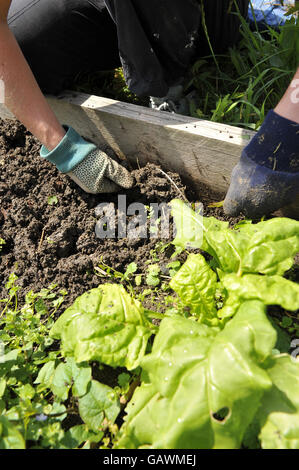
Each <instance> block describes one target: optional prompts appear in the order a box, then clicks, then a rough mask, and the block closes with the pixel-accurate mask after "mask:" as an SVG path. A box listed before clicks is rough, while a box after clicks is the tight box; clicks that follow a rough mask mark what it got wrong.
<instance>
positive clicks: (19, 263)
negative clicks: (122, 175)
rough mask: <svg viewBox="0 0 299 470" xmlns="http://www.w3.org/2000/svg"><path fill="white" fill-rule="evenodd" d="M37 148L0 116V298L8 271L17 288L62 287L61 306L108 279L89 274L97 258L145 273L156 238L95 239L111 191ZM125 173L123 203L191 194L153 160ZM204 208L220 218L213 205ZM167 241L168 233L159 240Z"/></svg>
mask: <svg viewBox="0 0 299 470" xmlns="http://www.w3.org/2000/svg"><path fill="white" fill-rule="evenodd" d="M39 148H40V144H39V143H38V142H37V141H36V140H35V139H34V138H33V136H32V135H31V134H30V133H29V132H27V131H26V130H25V128H24V127H23V126H22V125H20V124H19V123H18V122H10V121H5V122H4V121H0V168H1V170H0V238H2V239H4V240H5V245H3V247H2V253H1V255H0V256H1V265H0V298H5V297H7V290H6V288H5V283H6V281H7V280H8V276H9V274H10V273H11V272H14V273H15V274H16V275H17V276H18V280H17V284H18V285H19V286H20V287H21V288H22V293H23V294H25V293H27V292H28V291H30V290H33V291H34V292H38V291H39V290H40V289H42V288H44V287H48V286H49V285H51V284H56V285H57V286H58V288H60V289H61V288H63V289H66V290H67V292H68V294H67V296H66V300H65V303H64V306H65V307H67V306H69V305H71V304H72V302H73V301H74V299H75V298H76V297H77V296H78V295H80V294H82V293H83V292H85V291H86V290H88V289H91V288H93V287H96V286H98V285H99V284H100V283H103V282H107V281H108V282H111V279H110V278H109V276H105V275H103V277H99V276H98V275H97V274H96V273H95V269H94V268H95V267H96V266H97V265H98V263H99V262H101V263H104V264H106V265H108V266H111V267H113V268H114V269H115V270H117V271H120V272H122V273H124V272H125V270H126V268H127V266H128V265H129V264H130V263H132V262H135V263H136V264H137V266H138V270H137V272H136V274H137V273H141V274H142V273H145V270H146V269H147V264H146V260H149V261H148V262H149V263H150V262H153V250H154V249H155V247H156V244H157V242H158V241H161V239H159V238H150V237H147V238H135V239H128V238H123V239H118V238H114V239H109V238H107V239H98V238H97V237H96V235H95V225H96V222H97V220H96V212H95V208H96V207H97V205H98V204H99V203H103V202H105V203H107V202H108V203H111V202H112V203H115V204H116V203H117V201H118V196H119V195H118V194H113V195H107V194H106V195H96V196H94V195H90V194H86V193H84V192H83V191H82V190H81V189H80V188H79V187H78V186H77V185H76V184H75V183H73V182H72V181H71V180H70V179H69V178H68V177H67V176H65V175H63V174H61V173H59V172H58V171H57V170H56V168H55V167H54V166H53V165H52V164H51V163H49V162H47V161H45V160H44V159H42V158H40V157H39ZM164 171H165V169H164ZM132 174H133V175H134V177H135V180H136V185H135V186H134V188H133V189H131V190H129V191H126V192H124V191H121V194H125V195H126V197H127V206H128V205H129V204H131V203H132V202H141V203H143V204H145V205H149V204H150V203H153V202H156V203H161V202H169V201H171V199H173V198H182V195H187V197H188V200H189V201H191V200H193V201H194V200H195V196H194V194H193V193H192V191H190V190H188V189H186V186H185V185H184V184H183V182H182V181H181V178H180V177H179V175H177V174H174V173H171V172H167V175H168V177H166V176H165V174H164V173H163V172H161V169H160V168H159V167H158V166H156V165H153V164H147V165H146V167H144V168H139V169H135V170H132ZM169 177H170V179H171V180H172V181H170V179H169ZM53 196H54V197H53ZM200 200H201V201H202V202H204V203H207V202H208V201H217V200H219V199H217V195H213V194H211V193H210V192H209V191H208V190H207V189H206V188H204V187H203V188H202V194H200ZM205 213H206V214H207V215H215V216H217V217H218V218H220V219H225V217H224V215H223V213H222V209H221V208H214V209H208V210H207V211H205ZM127 219H128V220H130V219H132V216H130V217H128V218H127ZM237 220H238V219H231V220H230V222H231V223H235V222H236V221H237ZM170 239H171V234H170V238H168V239H163V240H162V241H163V243H167V242H169V241H170ZM170 254H171V247H170V248H168V250H166V251H165V252H164V253H163V254H162V255H161V256H160V259H159V264H160V266H162V271H163V273H166V274H167V268H166V267H165V266H166V265H167V263H169V256H170ZM163 263H164V267H163ZM113 282H115V280H113ZM144 287H145V286H141V287H140V289H142V288H144Z"/></svg>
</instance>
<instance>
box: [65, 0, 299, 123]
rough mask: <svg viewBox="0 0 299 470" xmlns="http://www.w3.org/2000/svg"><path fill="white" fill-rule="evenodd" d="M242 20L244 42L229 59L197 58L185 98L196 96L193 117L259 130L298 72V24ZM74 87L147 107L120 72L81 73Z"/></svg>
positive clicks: (191, 101)
mask: <svg viewBox="0 0 299 470" xmlns="http://www.w3.org/2000/svg"><path fill="white" fill-rule="evenodd" d="M295 8H297V9H298V8H299V7H298V6H297V7H295ZM235 14H238V13H235ZM239 16H240V18H241V23H242V24H241V40H240V42H239V43H238V44H237V45H236V46H235V47H233V48H231V49H229V50H228V51H227V53H226V54H223V55H215V54H214V51H213V50H212V49H211V55H210V56H207V57H198V58H197V59H196V60H195V62H194V63H193V64H192V66H191V67H190V70H189V71H188V73H187V74H186V77H185V95H189V94H190V93H191V92H192V99H189V106H190V115H191V116H193V117H197V118H202V119H208V120H211V121H215V122H220V123H226V124H231V125H235V126H240V127H244V128H247V129H254V130H258V129H259V127H260V126H261V124H262V122H263V120H264V118H265V116H266V114H267V112H268V111H269V110H270V109H272V108H273V107H275V106H276V104H277V103H278V102H279V100H280V99H281V97H282V95H283V94H284V92H285V90H286V88H287V87H288V85H289V84H290V81H291V79H292V76H293V75H294V73H295V71H296V69H297V67H298V64H299V20H298V17H297V18H296V17H294V18H293V19H292V20H288V21H287V22H286V24H285V25H284V26H282V27H280V29H279V30H275V29H273V28H271V27H270V26H265V30H264V31H261V30H259V28H258V26H257V24H256V25H255V27H254V28H253V30H252V29H251V27H250V26H249V24H248V23H247V22H246V21H245V20H244V18H242V17H241V15H240V14H239ZM207 34H208V32H207ZM72 87H73V88H74V89H76V90H77V91H81V92H86V93H93V94H97V95H100V96H106V97H108V98H113V99H116V100H120V101H125V102H129V103H134V104H140V105H144V106H147V105H148V102H149V100H148V98H139V97H137V96H136V95H134V94H133V93H132V92H131V91H130V90H129V89H128V87H127V85H126V83H125V80H124V77H123V73H122V69H121V68H120V69H116V70H114V71H108V72H97V73H94V74H80V75H79V76H78V77H77V78H76V80H75V82H74V83H73V84H72Z"/></svg>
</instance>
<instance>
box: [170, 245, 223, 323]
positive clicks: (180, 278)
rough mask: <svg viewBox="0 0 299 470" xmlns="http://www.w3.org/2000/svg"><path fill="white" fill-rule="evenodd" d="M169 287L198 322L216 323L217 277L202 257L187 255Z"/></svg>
mask: <svg viewBox="0 0 299 470" xmlns="http://www.w3.org/2000/svg"><path fill="white" fill-rule="evenodd" d="M169 285H170V287H171V288H172V289H173V290H174V291H175V292H176V293H177V294H178V295H179V297H180V298H181V300H182V302H183V304H184V305H187V306H188V307H190V313H191V314H194V315H197V316H198V317H199V320H200V321H207V322H209V323H211V324H213V322H214V323H215V324H217V323H218V320H217V311H216V305H215V294H216V286H217V276H216V274H215V273H214V271H213V270H212V269H211V268H210V266H209V265H208V263H207V262H206V260H205V259H204V257H203V256H202V255H194V254H191V255H189V256H188V259H187V261H186V262H185V264H184V265H183V266H182V267H181V268H180V269H179V271H178V272H177V274H176V275H175V276H174V277H173V278H172V280H171V281H170V283H169Z"/></svg>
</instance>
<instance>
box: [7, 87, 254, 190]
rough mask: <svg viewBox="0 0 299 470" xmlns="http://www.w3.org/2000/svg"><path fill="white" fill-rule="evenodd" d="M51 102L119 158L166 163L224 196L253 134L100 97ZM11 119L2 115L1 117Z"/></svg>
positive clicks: (70, 95) (72, 97) (74, 96)
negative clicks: (110, 148)
mask: <svg viewBox="0 0 299 470" xmlns="http://www.w3.org/2000/svg"><path fill="white" fill-rule="evenodd" d="M48 101H49V103H50V105H51V107H52V108H53V110H54V111H55V113H56V115H57V116H58V119H59V120H60V122H62V123H65V124H68V125H71V126H72V127H74V128H75V129H76V130H77V131H78V132H79V133H80V134H81V135H83V136H84V137H86V138H89V139H91V140H92V141H94V142H95V143H97V144H99V145H103V144H106V145H107V144H108V145H109V146H111V147H112V148H113V150H114V151H115V152H116V154H117V155H118V156H119V157H120V158H127V159H128V160H130V161H131V162H132V163H133V164H139V165H140V166H143V165H144V164H146V162H154V163H159V164H161V166H162V167H164V168H165V169H169V170H173V171H176V172H178V173H179V174H180V175H181V176H183V177H185V178H186V180H187V181H190V182H192V183H193V185H194V186H195V188H196V187H197V186H199V185H200V184H201V183H204V184H206V185H208V186H210V187H211V188H213V189H214V190H215V191H217V192H219V193H224V192H225V191H226V190H227V188H228V185H229V181H230V175H231V171H232V168H233V167H234V165H235V164H236V163H237V162H238V159H239V157H240V154H241V151H242V149H243V147H244V146H245V145H247V144H248V142H249V140H250V139H251V138H252V136H253V135H254V133H253V132H251V131H247V130H243V129H240V128H238V127H232V126H227V125H224V124H217V123H214V122H211V121H205V120H198V119H194V118H190V117H187V116H181V115H177V114H169V113H165V112H158V111H155V110H152V109H148V108H145V107H142V106H136V105H132V104H127V103H123V102H118V101H114V100H111V99H108V98H102V97H99V96H93V95H87V94H82V93H74V92H71V91H70V92H65V93H63V94H62V95H60V96H59V97H48ZM2 116H4V117H8V115H7V114H6V115H5V113H4V112H3V111H1V110H0V117H2Z"/></svg>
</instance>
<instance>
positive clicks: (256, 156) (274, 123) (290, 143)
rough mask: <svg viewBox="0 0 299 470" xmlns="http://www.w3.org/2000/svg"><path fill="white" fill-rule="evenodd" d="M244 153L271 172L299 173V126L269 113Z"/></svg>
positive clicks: (271, 112)
mask: <svg viewBox="0 0 299 470" xmlns="http://www.w3.org/2000/svg"><path fill="white" fill-rule="evenodd" d="M244 153H245V155H246V156H248V157H249V158H250V159H251V160H253V161H254V162H255V163H258V164H259V165H261V166H265V167H267V168H270V169H272V170H273V169H274V170H276V171H287V172H290V173H296V172H299V124H297V123H296V122H293V121H290V120H289V119H285V118H283V117H281V116H279V115H278V114H277V113H275V111H273V110H271V111H269V113H268V114H267V116H266V119H265V120H264V122H263V124H262V126H261V128H260V130H259V131H258V132H257V133H256V135H255V136H254V137H253V139H252V140H251V142H250V143H249V144H248V145H247V147H246V148H245V149H244Z"/></svg>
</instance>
